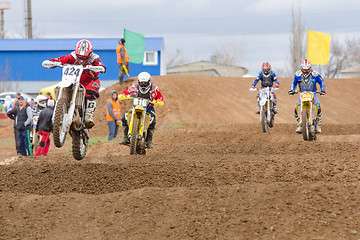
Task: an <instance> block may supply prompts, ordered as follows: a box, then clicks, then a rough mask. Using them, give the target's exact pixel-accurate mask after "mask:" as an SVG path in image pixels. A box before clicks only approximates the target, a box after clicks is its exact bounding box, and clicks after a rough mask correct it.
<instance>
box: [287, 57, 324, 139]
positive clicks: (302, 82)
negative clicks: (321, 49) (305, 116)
mask: <svg viewBox="0 0 360 240" xmlns="http://www.w3.org/2000/svg"><path fill="white" fill-rule="evenodd" d="M316 83H318V84H319V86H320V91H321V92H320V94H321V95H324V94H325V82H324V80H323V78H322V77H321V76H320V74H319V73H318V72H316V71H314V70H313V69H312V64H311V62H309V61H308V60H307V59H305V61H303V62H302V63H301V70H298V71H297V72H296V73H295V76H294V80H293V82H292V84H291V87H290V90H289V94H291V95H293V94H295V88H296V86H297V85H298V86H299V91H300V92H302V91H312V92H316V91H317V88H316ZM314 102H315V104H317V105H318V106H319V110H318V115H317V124H316V132H317V133H321V107H320V101H319V96H318V94H317V93H315V94H314ZM300 104H301V100H300V97H299V99H298V101H297V103H296V106H299V105H300ZM299 115H300V114H299V113H298V112H297V111H296V107H295V118H296V122H297V126H298V127H297V129H296V132H297V133H302V127H301V125H300V116H299Z"/></svg>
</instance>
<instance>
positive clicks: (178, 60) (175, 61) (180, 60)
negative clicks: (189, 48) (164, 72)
mask: <svg viewBox="0 0 360 240" xmlns="http://www.w3.org/2000/svg"><path fill="white" fill-rule="evenodd" d="M186 62H188V60H187V58H186V57H185V56H184V54H183V52H182V50H180V49H179V48H177V49H176V53H175V54H166V66H167V67H174V66H178V65H182V64H184V63H186Z"/></svg>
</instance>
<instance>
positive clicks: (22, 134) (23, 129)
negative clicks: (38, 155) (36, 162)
mask: <svg viewBox="0 0 360 240" xmlns="http://www.w3.org/2000/svg"><path fill="white" fill-rule="evenodd" d="M18 105H19V107H18V108H17V107H15V108H16V112H17V114H16V117H15V124H16V128H17V130H18V132H19V142H20V150H21V155H23V156H27V155H32V149H31V142H30V130H31V121H32V116H33V115H32V110H31V108H30V106H29V104H27V102H26V99H25V98H24V97H23V96H20V97H19V98H18ZM8 116H9V115H8ZM9 117H10V116H9ZM10 118H11V117H10Z"/></svg>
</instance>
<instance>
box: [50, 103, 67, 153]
mask: <svg viewBox="0 0 360 240" xmlns="http://www.w3.org/2000/svg"><path fill="white" fill-rule="evenodd" d="M67 112H68V103H67V101H66V99H65V98H60V99H59V101H58V102H57V103H56V109H55V113H54V126H53V138H54V145H55V146H56V147H58V148H61V147H62V146H63V145H64V143H65V139H66V132H64V131H63V130H62V125H63V119H64V115H65V114H66V113H67Z"/></svg>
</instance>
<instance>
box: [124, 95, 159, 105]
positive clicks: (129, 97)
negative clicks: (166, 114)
mask: <svg viewBox="0 0 360 240" xmlns="http://www.w3.org/2000/svg"><path fill="white" fill-rule="evenodd" d="M134 98H136V97H132V96H130V95H122V94H120V96H119V100H120V101H122V100H127V99H134ZM146 100H149V99H146ZM149 103H150V104H155V105H156V106H159V107H162V106H163V105H164V102H163V101H157V100H151V101H150V100H149Z"/></svg>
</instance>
